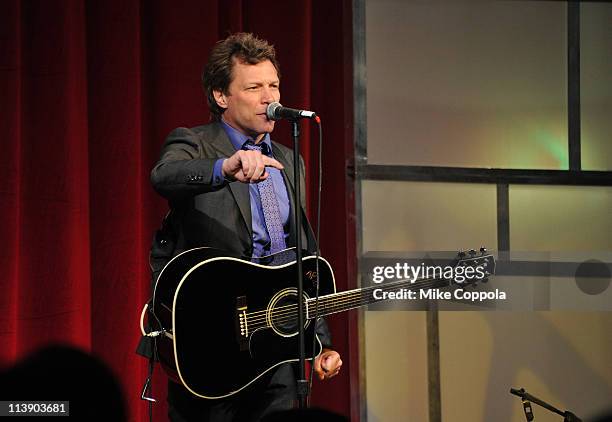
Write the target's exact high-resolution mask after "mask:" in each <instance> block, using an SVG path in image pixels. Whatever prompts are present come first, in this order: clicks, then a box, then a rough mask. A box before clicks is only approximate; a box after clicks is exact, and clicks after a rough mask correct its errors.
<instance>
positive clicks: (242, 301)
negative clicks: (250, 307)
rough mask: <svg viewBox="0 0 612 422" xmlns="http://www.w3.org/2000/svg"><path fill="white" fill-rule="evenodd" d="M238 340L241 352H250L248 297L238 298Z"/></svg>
mask: <svg viewBox="0 0 612 422" xmlns="http://www.w3.org/2000/svg"><path fill="white" fill-rule="evenodd" d="M236 340H237V341H238V346H240V351H244V350H249V324H248V320H247V303H246V296H238V297H237V298H236Z"/></svg>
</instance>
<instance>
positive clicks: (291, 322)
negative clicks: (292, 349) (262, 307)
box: [268, 289, 307, 336]
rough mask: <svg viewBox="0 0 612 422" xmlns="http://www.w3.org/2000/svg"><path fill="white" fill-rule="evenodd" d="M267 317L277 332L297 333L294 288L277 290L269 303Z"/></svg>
mask: <svg viewBox="0 0 612 422" xmlns="http://www.w3.org/2000/svg"><path fill="white" fill-rule="evenodd" d="M268 318H269V319H268V321H269V322H270V325H271V326H272V329H273V330H274V331H276V333H277V334H280V335H282V336H293V335H295V334H297V332H298V328H297V320H298V316H297V292H295V291H294V289H291V290H283V291H281V292H279V293H278V294H277V295H276V296H275V297H274V299H273V300H272V301H271V303H270V307H269V308H268ZM306 325H307V324H306Z"/></svg>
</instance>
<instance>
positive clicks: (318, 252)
mask: <svg viewBox="0 0 612 422" xmlns="http://www.w3.org/2000/svg"><path fill="white" fill-rule="evenodd" d="M314 121H315V122H316V123H317V127H318V128H319V158H318V168H319V172H318V190H317V218H316V221H317V232H316V235H315V272H316V277H315V284H316V287H315V291H316V294H315V313H314V322H313V323H314V328H313V336H312V362H311V364H310V378H309V384H310V385H309V388H308V391H309V392H310V393H311V394H312V380H313V378H314V363H315V359H316V345H317V322H318V321H319V286H320V283H319V257H320V256H321V248H320V246H319V235H320V232H321V190H322V189H321V188H322V183H323V128H322V127H321V118H320V117H319V116H315V118H314ZM321 353H323V345H321ZM311 394H309V395H308V401H309V405H310V397H311Z"/></svg>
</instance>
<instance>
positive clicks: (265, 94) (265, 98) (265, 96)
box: [261, 87, 278, 104]
mask: <svg viewBox="0 0 612 422" xmlns="http://www.w3.org/2000/svg"><path fill="white" fill-rule="evenodd" d="M274 92H275V91H274V90H273V89H271V88H269V87H264V89H263V91H262V97H261V102H262V103H265V104H270V103H273V102H274V101H278V100H277V98H276V97H275V96H274Z"/></svg>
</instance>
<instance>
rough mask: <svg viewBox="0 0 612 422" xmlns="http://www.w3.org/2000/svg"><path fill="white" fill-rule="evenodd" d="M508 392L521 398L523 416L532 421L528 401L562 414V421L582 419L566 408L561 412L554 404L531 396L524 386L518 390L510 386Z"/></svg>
mask: <svg viewBox="0 0 612 422" xmlns="http://www.w3.org/2000/svg"><path fill="white" fill-rule="evenodd" d="M510 393H512V394H514V395H515V396H518V397H520V398H521V399H522V401H523V408H524V410H525V416H526V417H527V420H528V421H532V420H533V412H531V404H530V403H529V402H534V403H535V404H537V405H540V406H542V407H543V408H545V409H548V410H550V411H551V412H553V413H556V414H558V415H561V416H563V422H582V419H580V418H579V417H578V416H576V415H574V414H573V413H572V412H570V411H569V410H566V411H565V412H562V411H561V410H559V409H557V408H556V407H554V406H551V405H550V404H548V403H546V402H545V401H542V400H540V399H538V398H537V397H534V396H532V395H531V394H529V393H528V392H527V391H525V389H524V388H521V389H520V390H516V389H514V388H511V389H510Z"/></svg>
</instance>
